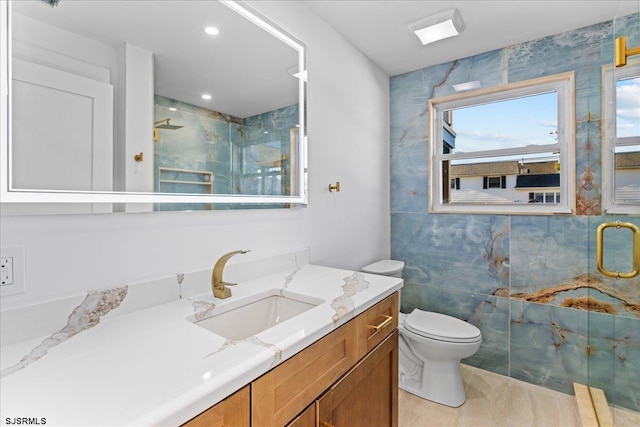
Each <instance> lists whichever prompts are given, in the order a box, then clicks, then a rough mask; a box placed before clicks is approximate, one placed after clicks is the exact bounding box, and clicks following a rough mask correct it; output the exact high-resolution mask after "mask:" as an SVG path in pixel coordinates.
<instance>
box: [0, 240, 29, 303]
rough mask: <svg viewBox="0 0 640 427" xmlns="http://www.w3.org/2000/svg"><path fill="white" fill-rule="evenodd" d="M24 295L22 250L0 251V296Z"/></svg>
mask: <svg viewBox="0 0 640 427" xmlns="http://www.w3.org/2000/svg"><path fill="white" fill-rule="evenodd" d="M21 293H24V248H21V247H13V248H2V249H0V295H2V296H5V295H15V294H21Z"/></svg>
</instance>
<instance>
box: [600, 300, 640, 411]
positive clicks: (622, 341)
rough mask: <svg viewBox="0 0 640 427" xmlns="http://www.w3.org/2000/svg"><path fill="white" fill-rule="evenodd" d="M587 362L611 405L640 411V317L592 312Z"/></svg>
mask: <svg viewBox="0 0 640 427" xmlns="http://www.w3.org/2000/svg"><path fill="white" fill-rule="evenodd" d="M588 361H589V384H590V385H591V386H593V387H596V388H600V389H602V390H603V391H604V392H605V395H606V396H607V401H608V402H609V404H612V405H616V406H621V407H624V408H627V409H631V410H634V411H640V391H639V387H638V384H640V319H634V318H628V317H621V316H611V315H609V314H602V313H593V312H590V313H589V358H588Z"/></svg>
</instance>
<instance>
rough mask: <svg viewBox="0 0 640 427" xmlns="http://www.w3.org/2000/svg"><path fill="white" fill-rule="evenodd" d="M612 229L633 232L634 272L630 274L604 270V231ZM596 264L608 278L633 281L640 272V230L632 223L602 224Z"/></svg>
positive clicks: (598, 231)
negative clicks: (626, 229) (624, 229)
mask: <svg viewBox="0 0 640 427" xmlns="http://www.w3.org/2000/svg"><path fill="white" fill-rule="evenodd" d="M610 227H616V228H628V229H630V230H631V231H632V232H633V270H632V271H630V272H629V273H620V272H619V271H616V272H613V271H609V270H607V269H606V268H604V230H605V229H607V228H610ZM596 264H597V266H598V271H600V273H602V274H604V275H605V276H608V277H615V278H616V279H631V278H634V277H636V276H637V275H638V273H639V272H640V229H638V227H637V226H636V225H635V224H632V223H630V222H620V221H615V222H613V221H612V222H605V223H602V224H600V226H599V227H598V230H597V234H596Z"/></svg>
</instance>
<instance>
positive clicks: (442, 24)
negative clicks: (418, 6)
mask: <svg viewBox="0 0 640 427" xmlns="http://www.w3.org/2000/svg"><path fill="white" fill-rule="evenodd" d="M409 29H410V30H411V31H413V33H414V34H415V35H416V37H418V39H420V42H421V43H422V44H423V45H425V44H429V43H433V42H436V41H438V40H442V39H446V38H449V37H453V36H457V35H458V34H460V33H461V32H462V31H463V30H464V22H463V21H462V17H461V16H460V14H459V13H458V10H457V9H451V10H448V11H446V12H442V13H439V14H437V15H433V16H430V17H428V18H424V19H421V20H419V21H416V22H413V23H411V24H409Z"/></svg>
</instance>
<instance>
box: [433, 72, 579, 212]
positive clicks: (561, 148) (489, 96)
mask: <svg viewBox="0 0 640 427" xmlns="http://www.w3.org/2000/svg"><path fill="white" fill-rule="evenodd" d="M574 87H575V85H574V73H573V72H567V73H562V74H556V75H553V76H547V77H540V78H536V79H531V80H524V81H521V82H517V83H510V84H505V85H501V86H498V87H492V88H488V89H481V90H476V91H470V92H465V93H463V94H455V95H450V96H446V97H442V98H434V99H431V100H429V120H430V133H429V134H430V136H431V137H430V141H429V154H430V155H429V170H430V178H431V179H430V181H429V182H430V189H429V190H430V192H429V211H430V212H435V213H484V214H547V215H552V214H571V213H574V212H575V199H576V197H575V120H574V117H575V113H574V105H575V90H574ZM550 92H556V93H557V95H558V140H557V141H556V143H555V144H546V145H530V146H526V147H516V148H507V149H494V150H483V151H475V152H470V153H453V154H443V153H442V151H443V150H442V141H443V118H444V112H445V111H448V110H455V109H459V108H464V107H471V106H475V105H480V104H486V103H490V102H498V101H503V100H509V99H513V98H520V97H525V96H532V95H538V94H543V93H550ZM547 152H559V159H560V164H561V165H562V167H561V168H562V169H561V173H560V201H561V202H560V203H558V204H553V205H552V204H543V203H540V204H538V203H531V204H527V203H514V204H511V205H498V204H481V203H455V204H453V203H443V194H442V188H443V187H442V172H443V171H442V164H443V162H444V161H446V160H462V159H474V158H486V157H499V156H512V155H521V154H535V153H547Z"/></svg>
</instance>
